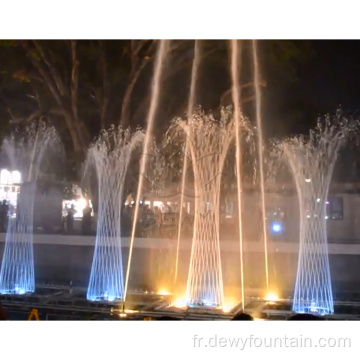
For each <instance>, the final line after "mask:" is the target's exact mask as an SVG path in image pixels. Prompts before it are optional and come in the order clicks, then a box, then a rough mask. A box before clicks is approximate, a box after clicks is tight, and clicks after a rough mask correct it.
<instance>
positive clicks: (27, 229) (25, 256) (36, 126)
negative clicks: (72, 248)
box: [0, 120, 60, 295]
mask: <svg viewBox="0 0 360 360" xmlns="http://www.w3.org/2000/svg"><path fill="white" fill-rule="evenodd" d="M50 145H51V146H57V147H59V145H60V144H59V142H58V137H57V135H56V131H55V129H54V127H52V126H49V125H48V124H47V123H46V122H45V121H42V120H40V121H37V122H33V123H32V124H31V125H28V126H27V127H26V128H25V129H23V130H22V131H18V132H16V133H13V134H12V135H11V136H10V137H8V138H5V139H4V141H3V150H4V151H5V153H6V154H7V156H8V157H9V160H10V163H11V166H12V168H13V169H17V170H19V171H20V172H21V176H22V184H21V187H20V194H19V197H18V203H17V209H16V218H11V219H9V224H8V228H7V232H6V242H5V249H4V254H3V260H2V264H1V272H0V293H1V294H19V295H22V294H25V293H31V292H34V291H35V274H34V253H33V212H34V200H35V191H36V180H37V177H38V174H39V168H40V164H41V160H42V159H43V155H44V152H45V150H46V148H47V147H48V146H50Z"/></svg>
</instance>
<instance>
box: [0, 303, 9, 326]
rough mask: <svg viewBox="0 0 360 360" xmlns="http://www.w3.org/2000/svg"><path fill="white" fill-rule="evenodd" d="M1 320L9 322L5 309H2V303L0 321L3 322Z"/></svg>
mask: <svg viewBox="0 0 360 360" xmlns="http://www.w3.org/2000/svg"><path fill="white" fill-rule="evenodd" d="M1 320H8V318H7V316H6V314H5V312H4V310H3V308H2V306H1V302H0V321H1Z"/></svg>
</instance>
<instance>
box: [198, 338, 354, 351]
mask: <svg viewBox="0 0 360 360" xmlns="http://www.w3.org/2000/svg"><path fill="white" fill-rule="evenodd" d="M192 346H193V347H195V348H208V347H209V348H236V349H239V350H245V349H248V348H251V349H253V348H264V347H266V348H351V339H350V338H332V337H328V338H323V337H320V338H315V337H308V336H307V337H303V336H302V335H299V336H297V337H289V336H286V335H284V336H282V337H256V336H255V335H254V334H251V335H250V336H248V337H221V336H218V335H217V334H215V335H214V336H211V337H208V338H203V337H200V336H199V335H198V334H195V335H194V336H193V337H192Z"/></svg>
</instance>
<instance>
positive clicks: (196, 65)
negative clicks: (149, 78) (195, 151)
mask: <svg viewBox="0 0 360 360" xmlns="http://www.w3.org/2000/svg"><path fill="white" fill-rule="evenodd" d="M199 60H200V42H199V41H198V40H195V47H194V60H193V65H192V71H191V85H190V95H189V101H188V108H187V116H188V119H190V118H191V117H192V115H193V110H194V104H195V90H196V80H197V75H198V68H199ZM188 152H189V142H188V138H186V143H185V152H184V164H183V171H182V179H181V194H180V210H179V225H178V234H177V245H176V259H175V275H174V287H175V286H176V281H177V276H178V267H179V247H180V236H181V223H182V217H183V204H184V193H185V183H186V171H187V166H188Z"/></svg>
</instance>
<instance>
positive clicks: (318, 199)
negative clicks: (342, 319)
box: [280, 117, 351, 315]
mask: <svg viewBox="0 0 360 360" xmlns="http://www.w3.org/2000/svg"><path fill="white" fill-rule="evenodd" d="M349 129H351V128H350V127H349V125H348V123H347V122H345V121H340V119H339V117H337V118H336V119H335V120H333V119H330V117H327V118H326V119H325V121H320V120H319V121H318V124H317V126H316V128H315V130H312V131H311V132H310V137H309V138H308V139H305V138H304V137H303V136H297V137H293V138H290V139H287V140H285V141H284V142H282V143H281V145H280V147H281V149H282V151H283V152H284V154H285V156H286V158H287V160H288V163H289V165H290V168H291V171H292V173H293V176H294V179H295V182H296V187H297V192H298V197H299V205H300V248H299V260H298V270H297V277H296V285H295V293H294V301H293V310H294V311H295V312H299V313H304V312H306V313H310V312H316V313H318V314H321V315H325V314H330V313H333V312H334V305H333V296H332V289H331V278H330V269H329V258H328V246H327V232H326V199H327V195H328V190H329V185H330V181H331V177H332V173H333V169H334V165H335V162H336V157H337V153H338V150H339V147H340V146H341V145H342V144H343V140H344V139H345V138H346V136H347V135H348V134H349Z"/></svg>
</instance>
